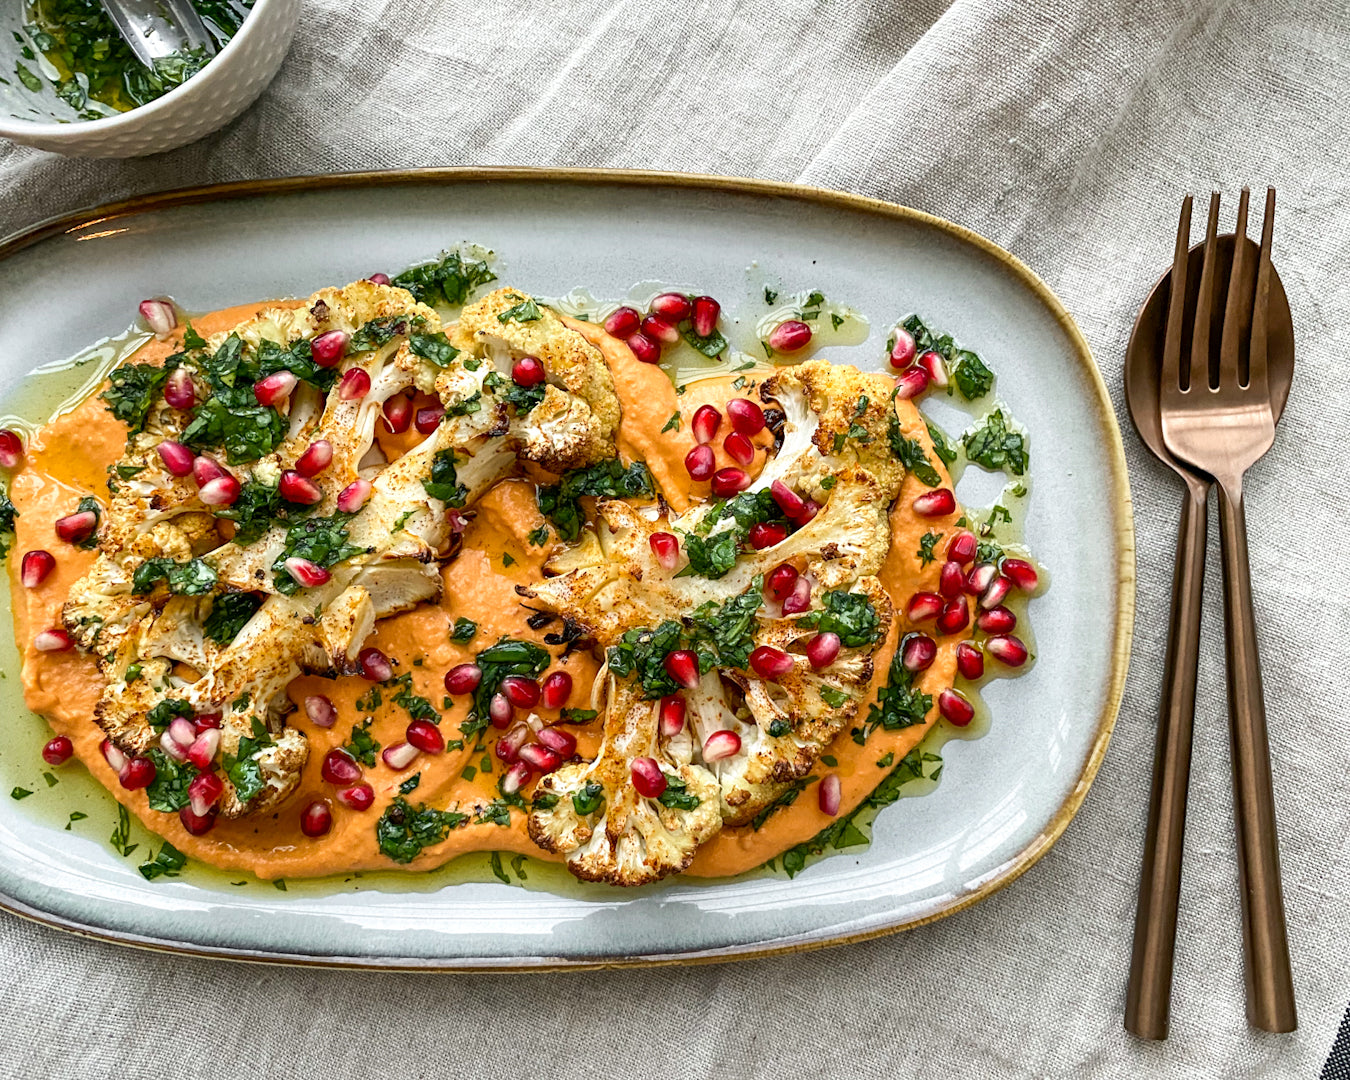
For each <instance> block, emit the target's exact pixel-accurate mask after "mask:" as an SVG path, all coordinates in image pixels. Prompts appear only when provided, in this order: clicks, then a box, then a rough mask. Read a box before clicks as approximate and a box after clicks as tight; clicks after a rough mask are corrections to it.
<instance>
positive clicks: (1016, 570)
mask: <svg viewBox="0 0 1350 1080" xmlns="http://www.w3.org/2000/svg"><path fill="white" fill-rule="evenodd" d="M1001 569H1002V571H1003V576H1004V577H1006V578H1007V579H1008V580H1009V581H1011V582H1012V583H1013V584H1014V585H1015V586H1016V587H1017V588H1019V589H1021V590H1022V592H1027V593H1029V592H1035V591H1036V586H1037V585H1039V584H1040V583H1041V577H1040V575H1039V574H1038V573H1036V568H1035V567H1034V566H1032V565H1031V563H1029V562H1027V561H1026V559H1004V560H1003V566H1002V568H1001Z"/></svg>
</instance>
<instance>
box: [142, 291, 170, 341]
mask: <svg viewBox="0 0 1350 1080" xmlns="http://www.w3.org/2000/svg"><path fill="white" fill-rule="evenodd" d="M140 312H141V318H142V319H144V320H145V325H146V326H148V327H150V329H151V331H152V332H153V333H154V335H155V337H157V338H160V339H163V338H166V337H168V336H169V334H170V333H171V332H172V331H173V328H174V327H175V326H177V325H178V314H177V313H176V312H175V311H174V310H173V305H172V304H170V303H167V302H166V301H164V300H142V301H141V302H140Z"/></svg>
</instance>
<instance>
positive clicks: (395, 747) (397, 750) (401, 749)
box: [380, 742, 421, 772]
mask: <svg viewBox="0 0 1350 1080" xmlns="http://www.w3.org/2000/svg"><path fill="white" fill-rule="evenodd" d="M419 753H421V751H420V750H418V749H417V747H415V746H414V745H413V744H412V743H409V742H396V743H391V744H390V745H388V746H386V747H385V748H384V749H383V750H381V751H380V760H381V761H383V762H384V763H385V764H386V765H388V766H389V767H390V768H391V769H393V770H394V772H402V771H403V770H404V769H406V768H407V767H408V766H409V765H411V764H412V763H413V762H414V761H416V760H417V755H418V754H419Z"/></svg>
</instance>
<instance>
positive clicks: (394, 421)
mask: <svg viewBox="0 0 1350 1080" xmlns="http://www.w3.org/2000/svg"><path fill="white" fill-rule="evenodd" d="M382 413H383V416H384V426H385V427H387V428H388V429H389V431H390V433H391V434H394V435H402V434H403V433H404V432H405V431H407V430H408V427H409V425H410V424H411V423H412V413H413V407H412V402H411V401H409V400H408V395H407V394H395V395H394V396H393V397H391V398H390V399H389V400H388V401H386V402H385V403H384V408H383V410H382Z"/></svg>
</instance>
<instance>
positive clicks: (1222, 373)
mask: <svg viewBox="0 0 1350 1080" xmlns="http://www.w3.org/2000/svg"><path fill="white" fill-rule="evenodd" d="M1251 194H1252V193H1251V191H1250V189H1248V188H1245V187H1244V188H1243V189H1242V195H1241V197H1239V199H1238V213H1237V224H1236V225H1235V226H1234V227H1233V266H1232V269H1231V271H1230V273H1229V275H1228V300H1227V302H1226V303H1225V304H1224V312H1223V332H1222V334H1221V336H1220V339H1219V385H1220V386H1238V385H1241V384H1242V372H1241V371H1240V370H1239V368H1240V365H1241V362H1242V357H1241V353H1242V343H1243V342H1244V341H1247V340H1248V338H1249V335H1250V333H1251V325H1250V323H1251V310H1252V301H1251V297H1250V296H1249V295H1248V294H1247V274H1246V265H1247V202H1248V200H1249V199H1250V198H1251Z"/></svg>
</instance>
